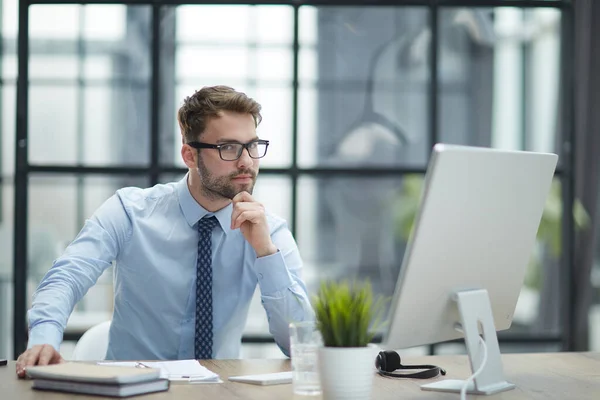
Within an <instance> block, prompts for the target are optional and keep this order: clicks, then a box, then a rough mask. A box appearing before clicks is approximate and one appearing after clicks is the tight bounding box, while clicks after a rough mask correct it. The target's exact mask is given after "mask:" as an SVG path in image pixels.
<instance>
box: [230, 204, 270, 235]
mask: <svg viewBox="0 0 600 400" xmlns="http://www.w3.org/2000/svg"><path fill="white" fill-rule="evenodd" d="M247 211H258V212H262V213H264V211H265V208H264V206H263V205H262V204H260V203H258V202H253V203H237V204H236V205H235V206H234V207H233V211H232V212H231V229H236V221H237V219H238V218H239V216H240V215H241V214H242V213H244V212H247Z"/></svg>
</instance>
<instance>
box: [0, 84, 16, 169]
mask: <svg viewBox="0 0 600 400" xmlns="http://www.w3.org/2000/svg"><path fill="white" fill-rule="evenodd" d="M0 90H1V91H2V93H1V95H2V100H1V101H2V109H1V110H0V113H1V116H2V121H1V122H0V140H2V143H1V144H0V148H1V149H2V153H1V154H0V161H1V164H0V174H1V175H2V176H5V177H9V176H10V177H12V176H14V172H15V117H16V115H17V111H16V103H17V102H16V100H17V98H16V96H17V91H16V89H15V85H13V84H10V85H7V84H4V85H2V86H0Z"/></svg>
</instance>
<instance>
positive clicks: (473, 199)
mask: <svg viewBox="0 0 600 400" xmlns="http://www.w3.org/2000/svg"><path fill="white" fill-rule="evenodd" d="M557 160H558V156H557V155H556V154H549V153H534V152H525V151H507V150H499V149H489V148H481V147H468V146H457V145H446V144H437V145H435V146H434V148H433V151H432V155H431V158H430V162H429V165H428V168H427V173H426V176H425V183H424V190H423V195H422V198H421V204H420V209H419V211H418V214H417V216H416V219H415V222H414V229H413V231H412V233H411V237H410V239H409V243H408V247H407V249H406V252H405V255H404V260H403V264H402V268H401V270H400V274H399V276H398V281H397V283H396V289H395V293H394V297H393V300H392V304H391V308H390V314H389V320H388V325H387V330H386V332H385V333H384V338H383V343H382V346H383V347H384V348H387V349H403V348H409V347H414V346H419V345H425V344H433V343H439V342H444V341H448V340H451V339H455V338H460V337H464V338H465V344H466V348H467V352H468V355H469V359H470V362H471V368H472V370H473V371H477V372H478V373H477V377H476V378H475V379H473V381H472V382H469V386H468V387H467V386H465V387H467V391H468V392H469V393H476V394H491V393H496V392H499V391H502V390H508V389H511V388H512V387H514V385H512V384H510V383H508V382H506V381H505V380H504V376H503V370H502V362H501V359H500V350H499V345H498V338H497V334H496V331H497V330H505V329H508V328H509V327H510V326H511V323H512V320H513V315H514V311H515V307H516V304H517V300H518V298H519V293H520V291H521V288H522V285H523V280H524V276H525V271H526V268H527V265H528V263H529V261H530V257H531V255H532V250H533V248H534V244H535V240H536V235H537V230H538V227H539V224H540V220H541V218H542V213H543V210H544V206H545V204H546V199H547V196H548V193H549V191H550V185H551V183H552V178H553V176H554V171H555V168H556V163H557ZM480 333H482V335H481V336H483V339H480V337H481V336H480ZM484 353H485V354H484ZM482 355H487V360H486V362H485V364H482V362H481V361H482ZM480 369H481V371H478V370H480ZM463 384H464V381H455V380H442V381H439V382H435V383H432V384H428V385H423V386H422V389H424V390H440V391H452V392H454V391H460V390H461V388H462V386H463Z"/></svg>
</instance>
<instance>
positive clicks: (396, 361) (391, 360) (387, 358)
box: [380, 350, 402, 372]
mask: <svg viewBox="0 0 600 400" xmlns="http://www.w3.org/2000/svg"><path fill="white" fill-rule="evenodd" d="M380 354H381V353H380ZM382 358H383V360H384V362H382V366H381V369H382V370H383V371H386V372H394V371H395V370H397V369H398V368H400V367H401V366H402V363H401V360H400V354H398V353H396V352H395V351H392V350H388V351H384V352H383V357H382Z"/></svg>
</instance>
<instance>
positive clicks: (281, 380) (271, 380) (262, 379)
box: [229, 371, 292, 386]
mask: <svg viewBox="0 0 600 400" xmlns="http://www.w3.org/2000/svg"><path fill="white" fill-rule="evenodd" d="M229 380H230V381H232V382H241V383H250V384H252V385H262V386H267V385H281V384H285V383H292V371H285V372H274V373H270V374H257V375H243V376H230V377H229Z"/></svg>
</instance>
